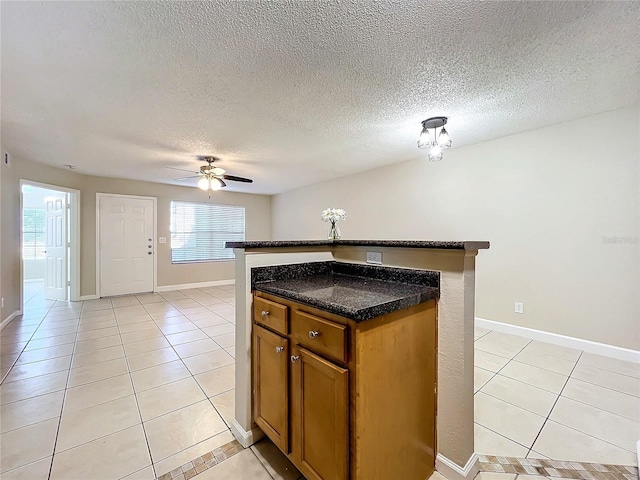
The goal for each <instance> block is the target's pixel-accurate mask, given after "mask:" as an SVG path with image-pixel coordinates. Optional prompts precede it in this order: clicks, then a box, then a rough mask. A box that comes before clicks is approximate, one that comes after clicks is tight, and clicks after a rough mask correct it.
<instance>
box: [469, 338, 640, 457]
mask: <svg viewBox="0 0 640 480" xmlns="http://www.w3.org/2000/svg"><path fill="white" fill-rule="evenodd" d="M475 333H476V335H475V338H476V341H475V391H476V394H475V422H476V425H475V445H476V452H478V453H484V454H490V455H498V456H503V457H530V458H531V457H533V458H542V459H546V458H551V459H554V460H566V461H577V462H592V463H608V464H620V465H637V456H636V442H637V441H638V440H639V439H640V365H638V364H632V363H627V362H622V361H620V360H615V359H612V358H607V357H601V356H598V355H593V354H591V353H586V352H582V351H580V350H573V349H570V348H565V347H560V346H556V345H551V344H548V343H543V342H538V341H532V340H530V339H527V338H523V337H519V336H515V335H507V334H504V333H500V332H496V331H489V330H486V329H482V328H476V332H475Z"/></svg>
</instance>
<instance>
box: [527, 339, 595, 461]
mask: <svg viewBox="0 0 640 480" xmlns="http://www.w3.org/2000/svg"><path fill="white" fill-rule="evenodd" d="M582 353H583V352H582V351H581V352H580V356H579V357H578V360H576V363H575V364H574V365H573V368H572V369H571V373H569V376H568V377H567V379H566V380H565V382H564V385H562V388H561V389H560V393H558V396H557V397H556V401H555V402H553V406H552V407H551V410H549V414H548V415H547V418H545V420H544V422H542V426H541V427H540V429H539V430H538V434H537V435H536V438H534V439H533V442H532V443H531V446H530V447H529V452H527V455H529V453H531V451H533V446H534V445H535V444H536V442H537V441H538V438H539V437H540V434H541V433H542V430H544V427H545V425H546V424H547V422H548V421H549V419H550V418H551V415H552V414H553V410H554V409H555V408H556V405H557V404H558V400H560V397H561V396H562V392H564V389H565V387H566V386H567V383H569V379H570V378H571V374H573V371H574V370H575V369H576V366H577V365H578V362H579V361H580V358H582Z"/></svg>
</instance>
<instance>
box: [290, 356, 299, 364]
mask: <svg viewBox="0 0 640 480" xmlns="http://www.w3.org/2000/svg"><path fill="white" fill-rule="evenodd" d="M298 360H300V355H291V362H292V363H296V362H297V361H298Z"/></svg>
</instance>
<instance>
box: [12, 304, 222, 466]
mask: <svg viewBox="0 0 640 480" xmlns="http://www.w3.org/2000/svg"><path fill="white" fill-rule="evenodd" d="M205 293H206V292H205ZM186 298H191V297H186ZM191 300H192V301H193V302H194V303H197V304H199V305H200V306H202V307H203V308H205V309H206V310H207V311H208V312H209V313H211V314H214V315H216V316H218V317H221V319H222V320H224V322H225V323H224V324H225V325H226V324H230V325H233V326H234V328H235V325H234V323H233V322H231V321H229V320H227V319H226V318H224V317H222V316H221V315H219V314H217V313H215V311H212V310H209V309H208V308H207V307H206V306H205V305H202V304H200V303H199V302H198V301H197V300H195V299H191ZM221 302H222V303H226V301H224V300H222V301H221ZM167 303H170V302H167ZM55 306H56V302H54V303H53V304H52V305H51V306H50V307H49V308H48V309H47V313H46V314H44V316H43V318H42V319H40V320H39V321H38V322H37V324H36V323H34V324H33V325H35V329H34V331H33V333H32V335H31V336H30V337H29V339H28V340H27V341H26V342H25V346H24V347H23V349H22V350H21V351H20V353H19V354H18V356H17V358H16V361H17V359H18V358H20V356H21V355H22V354H23V353H24V351H25V348H26V347H27V346H28V345H29V343H30V342H31V341H32V340H33V336H34V335H35V334H36V333H37V332H38V331H39V329H41V328H42V325H43V323H46V324H47V330H48V329H55V328H66V327H57V326H56V325H55V322H49V323H47V322H46V321H47V317H48V315H49V313H48V312H50V311H51V309H53V308H55ZM85 306H86V304H84V303H83V304H82V306H81V307H80V312H79V314H78V315H79V316H78V317H75V315H74V316H73V317H74V318H65V319H61V320H60V322H73V326H74V327H75V328H74V332H70V333H72V334H73V336H74V340H73V341H72V342H68V343H64V344H60V345H68V344H71V345H73V349H72V352H71V355H69V356H70V357H72V360H73V358H74V357H75V356H76V355H78V354H79V353H85V352H77V346H78V343H79V342H80V340H79V339H78V332H79V328H80V325H81V324H82V323H90V322H82V320H83V316H82V314H83V313H85V312H89V311H91V312H93V311H104V312H105V313H106V315H109V314H108V313H107V312H109V311H114V309H115V307H114V306H113V303H112V302H111V308H107V309H104V310H85ZM173 306H174V307H175V305H173ZM227 306H228V307H230V308H233V306H232V305H230V304H227ZM176 308H177V309H178V310H179V308H178V307H176ZM145 311H146V309H145ZM179 311H180V314H181V315H183V316H184V317H185V318H187V320H188V321H190V322H192V323H193V321H192V320H191V319H190V318H189V316H188V315H189V314H186V313H184V312H182V311H181V310H179ZM147 313H148V312H147ZM196 313H198V312H196ZM202 313H205V312H202ZM149 316H150V317H151V315H149ZM111 319H113V320H115V326H116V327H117V329H118V336H119V337H120V338H119V339H120V345H122V347H124V343H123V341H122V332H121V330H120V324H119V322H118V319H117V317H115V313H114V315H113V317H111V316H107V317H106V320H111ZM151 320H152V321H154V323H155V324H156V326H157V323H156V321H155V320H156V319H154V318H152V317H151ZM97 321H99V320H97ZM194 327H195V329H198V330H200V331H203V327H200V326H199V325H197V324H195V323H194ZM103 328H110V327H109V326H104V327H103ZM96 330H101V328H100V329H90V330H86V331H96ZM161 333H162V336H163V337H164V338H165V339H166V336H165V335H164V332H162V331H161ZM178 333H180V332H178ZM203 333H205V332H204V331H203ZM64 335H69V334H60V335H53V336H51V337H43V339H49V338H56V337H58V336H64ZM205 335H206V338H208V339H211V340H213V341H214V343H215V344H216V345H217V346H218V347H219V350H225V351H226V348H225V347H223V346H222V345H220V344H218V343H217V342H216V340H214V339H213V337H211V336H210V335H208V334H206V333H205ZM114 336H115V335H114ZM97 338H104V337H96V338H95V339H97ZM88 340H94V339H88ZM132 343H135V342H132ZM185 343H191V342H185ZM170 345H171V344H170ZM57 346H59V345H55V344H54V345H50V346H44V347H41V348H54V347H57ZM171 347H172V348H173V347H174V346H173V345H171ZM103 348H109V347H103ZM35 350H38V349H35ZM123 350H124V348H123ZM174 351H175V349H174ZM124 353H125V361H126V362H127V374H128V375H129V376H130V375H131V370H130V366H129V364H128V359H127V358H126V357H127V355H126V352H124ZM205 353H206V352H205ZM227 353H228V352H227ZM64 356H66V355H59V356H54V357H50V358H46V359H44V358H43V359H42V360H51V359H53V358H60V357H64ZM231 357H233V356H232V355H231ZM120 358H121V357H120ZM178 358H179V359H180V360H182V358H181V357H180V356H179V355H178ZM107 361H108V360H107ZM105 362H106V361H105ZM234 362H235V359H234ZM30 363H33V362H30ZM99 363H103V362H96V363H93V364H91V365H95V364H99ZM219 368H221V367H219ZM10 370H11V369H9V371H10ZM71 370H72V363H70V364H69V367H67V368H66V369H65V370H60V371H59V372H50V373H60V372H64V371H66V373H67V375H66V377H67V378H66V382H65V387H64V388H61V389H60V390H56V392H63V402H62V405H61V409H60V415H59V416H58V426H57V430H56V438H55V441H54V447H53V452H52V456H51V464H50V469H49V475H50V474H51V471H52V466H53V461H54V458H55V455H56V451H55V449H56V447H57V444H58V440H59V438H58V436H59V434H60V427H61V421H62V414H63V412H64V405H65V402H66V398H67V394H68V391H69V390H70V388H72V387H69V380H70V373H71ZM187 370H188V369H187ZM212 370H214V369H212ZM9 371H8V372H7V373H9ZM208 371H209V370H208ZM189 374H190V375H191V377H192V378H194V379H195V375H193V374H192V373H191V372H190V371H189ZM30 378H34V377H30ZM108 378H113V377H108ZM101 380H105V379H101ZM101 380H96V381H95V382H88V383H86V384H82V386H84V385H90V384H92V383H96V382H98V381H101ZM196 382H197V380H196ZM78 386H80V385H78ZM198 386H199V388H200V389H201V390H202V391H203V394H204V396H205V398H206V399H208V400H209V401H210V403H212V401H211V399H210V398H209V397H208V396H207V394H206V392H204V390H203V389H202V387H201V386H200V384H199V383H198ZM230 390H233V389H230ZM226 392H227V391H225V392H220V393H226ZM50 393H55V392H47V393H46V394H50ZM46 394H42V395H46ZM135 394H136V392H135V389H134V395H135ZM38 396H41V395H35V396H33V397H38ZM33 397H28V398H33ZM10 403H14V402H10ZM103 403H107V402H101V404H103ZM212 406H213V407H214V409H215V410H216V412H217V413H218V415H220V417H221V418H222V419H223V417H222V415H221V414H220V412H218V411H217V409H216V408H215V405H212ZM138 413H139V414H140V411H139V405H138ZM169 413H170V412H169ZM55 418H56V417H53V418H51V419H46V420H43V421H49V420H53V419H55ZM223 421H224V419H223ZM36 423H40V422H36ZM225 423H226V422H225ZM140 424H141V425H143V424H144V422H143V421H142V416H141V415H140ZM143 428H144V427H143ZM228 430H229V427H228V426H227V428H226V429H225V431H228ZM111 433H117V432H111ZM145 437H146V433H145ZM100 438H102V437H100ZM205 440H206V439H205ZM91 441H93V440H91ZM86 443H90V441H89V442H85V443H83V444H81V445H84V444H86ZM78 446H80V445H76V446H74V447H71V448H75V447H78ZM67 450H69V449H67ZM67 450H65V451H67ZM152 464H153V462H152ZM145 468H147V467H145ZM152 468H153V469H154V471H155V467H153V466H152ZM133 473H135V472H133Z"/></svg>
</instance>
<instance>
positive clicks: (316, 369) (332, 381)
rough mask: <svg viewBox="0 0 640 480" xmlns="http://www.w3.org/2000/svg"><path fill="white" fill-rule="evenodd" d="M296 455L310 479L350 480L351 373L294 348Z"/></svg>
mask: <svg viewBox="0 0 640 480" xmlns="http://www.w3.org/2000/svg"><path fill="white" fill-rule="evenodd" d="M291 382H292V384H291V402H292V405H291V422H292V431H293V432H292V434H293V438H294V441H293V442H292V446H291V447H292V456H293V458H294V459H295V460H296V462H297V464H298V467H299V468H300V470H301V472H302V474H303V475H305V476H306V477H307V478H308V479H309V480H346V479H347V475H348V463H347V460H348V448H349V408H348V402H349V372H348V370H346V369H344V368H340V367H338V366H337V365H334V364H333V363H331V362H329V361H327V360H325V359H323V358H321V357H319V356H317V355H315V354H313V353H311V352H309V351H308V350H305V349H304V348H292V349H291Z"/></svg>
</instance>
